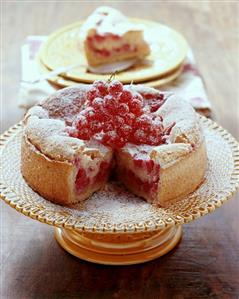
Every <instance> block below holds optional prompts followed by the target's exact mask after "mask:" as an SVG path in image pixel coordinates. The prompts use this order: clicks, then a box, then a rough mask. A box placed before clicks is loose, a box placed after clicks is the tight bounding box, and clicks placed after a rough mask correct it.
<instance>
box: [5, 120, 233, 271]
mask: <svg viewBox="0 0 239 299" xmlns="http://www.w3.org/2000/svg"><path fill="white" fill-rule="evenodd" d="M200 122H201V125H202V128H203V131H204V135H205V139H206V144H207V152H208V168H207V171H206V176H205V180H204V182H203V183H202V184H201V186H200V187H199V188H198V189H197V190H196V191H195V192H193V193H192V194H190V195H188V196H187V197H185V198H183V199H182V200H180V201H178V202H173V203H171V204H169V205H168V206H167V207H165V208H161V207H156V206H153V205H150V204H148V203H146V202H145V201H143V200H142V199H140V198H138V197H136V196H134V195H132V194H131V193H129V192H127V191H125V190H123V189H122V187H120V186H118V185H117V184H115V183H109V184H108V185H107V186H106V187H105V189H104V190H101V191H98V192H96V193H95V194H94V195H93V196H92V197H91V198H89V199H88V200H86V201H85V202H83V203H81V204H78V205H75V206H72V207H63V206H59V205H56V204H53V203H51V202H49V201H47V200H45V199H44V198H42V197H41V196H39V195H38V194H37V193H35V192H34V191H33V190H32V189H31V188H30V187H29V186H28V185H27V184H26V182H25V180H24V179H23V177H22V175H21V171H20V149H21V136H22V130H23V126H22V123H19V124H17V125H15V126H13V127H12V128H10V129H9V130H8V131H7V132H5V133H4V134H3V135H2V136H1V138H0V196H1V198H2V199H3V200H4V201H5V202H6V203H7V204H9V205H10V206H11V207H13V208H14V209H16V210H17V211H19V212H21V213H23V214H24V215H26V216H29V217H31V218H33V219H36V220H38V221H41V222H43V223H46V224H49V225H52V226H54V227H55V237H56V240H57V241H58V243H59V244H60V245H61V246H62V247H63V248H64V249H65V250H66V251H68V252H69V253H71V254H73V255H74V256H76V257H79V258H81V259H84V260H87V261H90V262H95V263H100V264H108V265H129V264H137V263H142V262H146V261H149V260H152V259H155V258H157V257H160V256H162V255H164V254H166V253H167V252H169V251H170V250H172V249H173V248H174V247H175V246H176V244H177V243H178V242H179V240H180V239H181V236H182V225H183V224H185V223H188V222H190V221H193V220H195V219H197V218H199V217H201V216H203V215H205V214H208V213H210V212H212V211H214V210H215V209H216V208H219V207H221V206H222V204H224V203H225V202H226V201H227V200H228V199H229V198H231V197H232V195H233V194H234V193H235V192H236V190H237V188H238V185H239V146H238V143H237V141H236V140H235V139H234V138H233V137H232V136H231V135H230V134H229V133H228V132H227V131H225V130H224V129H223V128H221V127H220V126H218V125H217V124H216V123H215V122H213V121H211V120H209V119H206V118H205V117H200Z"/></svg>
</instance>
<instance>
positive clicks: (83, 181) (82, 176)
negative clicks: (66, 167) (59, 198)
mask: <svg viewBox="0 0 239 299" xmlns="http://www.w3.org/2000/svg"><path fill="white" fill-rule="evenodd" d="M89 182H90V179H89V178H88V177H87V175H86V172H85V170H84V169H82V168H80V169H79V170H78V173H77V176H76V180H75V186H76V190H77V191H78V192H81V191H83V190H84V189H85V187H87V185H88V184H89Z"/></svg>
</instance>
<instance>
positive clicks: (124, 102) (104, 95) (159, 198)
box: [21, 81, 207, 206]
mask: <svg viewBox="0 0 239 299" xmlns="http://www.w3.org/2000/svg"><path fill="white" fill-rule="evenodd" d="M24 124H25V128H24V134H23V138H22V150H21V171H22V174H23V177H24V178H25V180H26V182H27V183H28V185H29V186H30V187H31V188H32V189H33V190H35V191H36V192H38V193H39V194H40V195H41V196H43V197H45V198H46V199H48V200H50V201H52V202H55V203H59V204H62V205H69V204H74V203H77V202H79V201H82V200H85V199H87V198H88V197H89V196H91V195H92V193H93V192H95V191H97V190H99V189H100V188H102V187H104V186H105V184H106V183H107V181H108V180H110V179H114V180H117V181H119V182H120V183H122V184H123V185H124V186H125V187H126V188H127V189H128V190H130V191H131V192H133V193H134V194H136V195H138V196H140V197H142V198H144V199H145V200H147V201H148V202H150V203H153V204H158V205H161V206H164V205H166V204H167V203H168V202H170V201H172V200H178V199H180V198H182V197H183V196H185V195H187V194H189V193H191V192H193V191H194V190H195V189H196V188H197V187H198V186H199V185H200V184H201V182H202V181H203V180H204V175H205V171H206V167H207V154H206V146H205V141H204V137H203V134H202V131H201V128H200V123H199V118H198V115H197V114H196V113H195V111H194V110H193V108H192V107H191V105H190V104H189V103H187V102H186V101H184V100H183V99H182V98H179V97H178V96H177V95H174V94H172V93H167V92H160V91H158V90H155V89H153V88H149V87H145V86H143V85H133V84H131V85H124V86H123V85H122V84H121V83H120V82H118V81H112V82H103V81H96V82H94V84H92V85H77V86H76V87H69V88H65V89H63V90H60V91H58V92H56V93H55V94H54V95H52V96H50V97H48V98H47V99H46V100H44V101H42V102H41V103H40V104H38V105H37V106H34V107H32V108H31V109H30V110H29V111H28V113H27V114H26V116H25V119H24Z"/></svg>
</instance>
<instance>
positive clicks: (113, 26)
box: [81, 7, 150, 67]
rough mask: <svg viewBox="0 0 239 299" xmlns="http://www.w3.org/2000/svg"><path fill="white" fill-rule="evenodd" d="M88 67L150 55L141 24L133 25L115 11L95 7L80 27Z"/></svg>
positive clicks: (108, 8)
mask: <svg viewBox="0 0 239 299" xmlns="http://www.w3.org/2000/svg"><path fill="white" fill-rule="evenodd" d="M81 36H82V39H83V40H84V49H85V54H86V58H87V60H88V64H89V65H90V66H93V67H96V66H100V65H105V64H111V63H115V62H120V61H125V60H129V59H140V58H143V57H145V56H147V55H148V54H149V53H150V48H149V45H148V44H147V43H146V42H145V40H144V37H143V28H142V26H141V25H138V24H136V23H132V22H130V21H129V20H128V18H126V17H125V16H124V15H123V14H121V13H120V12H119V11H118V10H116V9H113V8H110V7H99V8H97V9H96V10H95V11H94V12H93V13H92V14H91V15H90V16H89V17H88V19H87V20H86V22H85V23H84V24H83V26H82V28H81Z"/></svg>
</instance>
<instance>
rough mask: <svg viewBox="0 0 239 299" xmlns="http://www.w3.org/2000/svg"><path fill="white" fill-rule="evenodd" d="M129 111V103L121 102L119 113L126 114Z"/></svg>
mask: <svg viewBox="0 0 239 299" xmlns="http://www.w3.org/2000/svg"><path fill="white" fill-rule="evenodd" d="M128 112H129V106H128V105H127V104H124V103H122V104H120V105H119V108H118V109H117V113H119V114H120V115H125V114H127V113H128Z"/></svg>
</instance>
